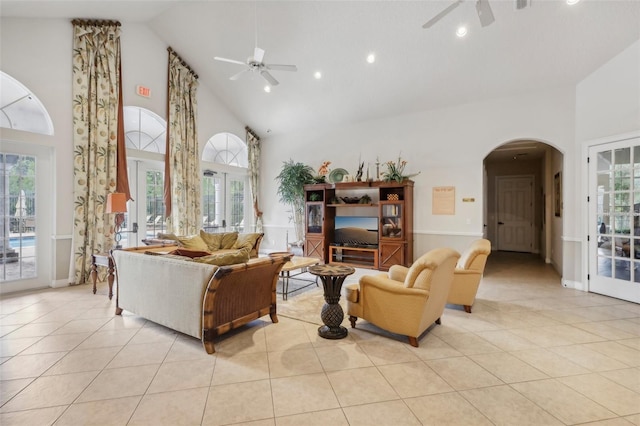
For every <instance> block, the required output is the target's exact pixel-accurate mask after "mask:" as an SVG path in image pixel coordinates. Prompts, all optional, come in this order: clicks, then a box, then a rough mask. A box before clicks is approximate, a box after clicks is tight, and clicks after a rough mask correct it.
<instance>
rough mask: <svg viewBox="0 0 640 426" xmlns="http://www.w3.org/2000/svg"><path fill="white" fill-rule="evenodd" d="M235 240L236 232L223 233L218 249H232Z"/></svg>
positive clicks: (236, 237)
mask: <svg viewBox="0 0 640 426" xmlns="http://www.w3.org/2000/svg"><path fill="white" fill-rule="evenodd" d="M237 239H238V233H237V232H225V233H224V234H222V242H220V248H221V249H225V250H228V249H230V248H233V245H234V244H235V242H236V240H237Z"/></svg>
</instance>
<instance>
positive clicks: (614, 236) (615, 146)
mask: <svg viewBox="0 0 640 426" xmlns="http://www.w3.org/2000/svg"><path fill="white" fill-rule="evenodd" d="M589 157H590V158H591V159H595V160H596V161H595V167H594V168H590V171H589V186H590V187H589V195H590V201H591V202H590V208H589V221H590V223H591V224H592V225H591V226H593V227H595V230H596V232H595V235H596V238H590V239H589V259H590V261H589V264H590V270H589V276H590V283H589V290H590V291H594V292H596V293H601V294H605V295H609V296H613V297H618V298H622V299H625V300H632V301H635V302H639V301H640V285H639V284H638V283H640V140H638V138H635V139H631V140H628V141H621V142H616V143H612V144H609V145H608V146H606V147H602V146H594V147H591V148H590V149H589ZM590 164H591V163H590ZM594 200H595V203H593V201H594ZM592 229H593V228H592Z"/></svg>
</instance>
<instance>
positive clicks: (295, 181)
mask: <svg viewBox="0 0 640 426" xmlns="http://www.w3.org/2000/svg"><path fill="white" fill-rule="evenodd" d="M313 175H314V170H313V169H312V168H311V167H310V166H307V165H306V164H303V163H300V162H298V163H296V162H294V161H293V160H289V161H285V162H284V163H283V164H282V170H281V171H280V174H279V175H278V176H276V180H277V181H278V183H279V185H278V196H279V197H280V202H282V203H285V204H289V205H291V216H290V217H289V220H290V221H291V222H293V226H294V229H295V233H296V241H295V243H294V244H295V245H298V247H300V246H302V244H303V243H304V203H305V199H304V186H305V185H307V184H310V183H314V179H313V178H314V176H313Z"/></svg>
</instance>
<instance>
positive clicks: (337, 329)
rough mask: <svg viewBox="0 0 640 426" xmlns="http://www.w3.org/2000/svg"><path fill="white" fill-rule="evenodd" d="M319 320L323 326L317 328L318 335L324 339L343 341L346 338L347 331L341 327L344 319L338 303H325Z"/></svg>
mask: <svg viewBox="0 0 640 426" xmlns="http://www.w3.org/2000/svg"><path fill="white" fill-rule="evenodd" d="M320 318H322V322H323V323H324V324H325V325H322V326H320V327H318V335H319V336H320V337H324V338H325V339H344V338H345V337H347V334H348V331H347V329H346V328H345V327H343V326H341V325H340V324H341V323H342V320H343V319H344V312H343V311H342V306H340V305H339V304H338V303H335V304H329V303H325V304H324V306H323V307H322V312H320Z"/></svg>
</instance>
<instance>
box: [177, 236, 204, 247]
mask: <svg viewBox="0 0 640 426" xmlns="http://www.w3.org/2000/svg"><path fill="white" fill-rule="evenodd" d="M178 241H179V242H180V246H181V247H184V248H186V249H189V250H199V251H210V250H209V247H208V246H207V244H206V243H205V242H204V240H203V239H202V238H200V235H191V236H188V237H178Z"/></svg>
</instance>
